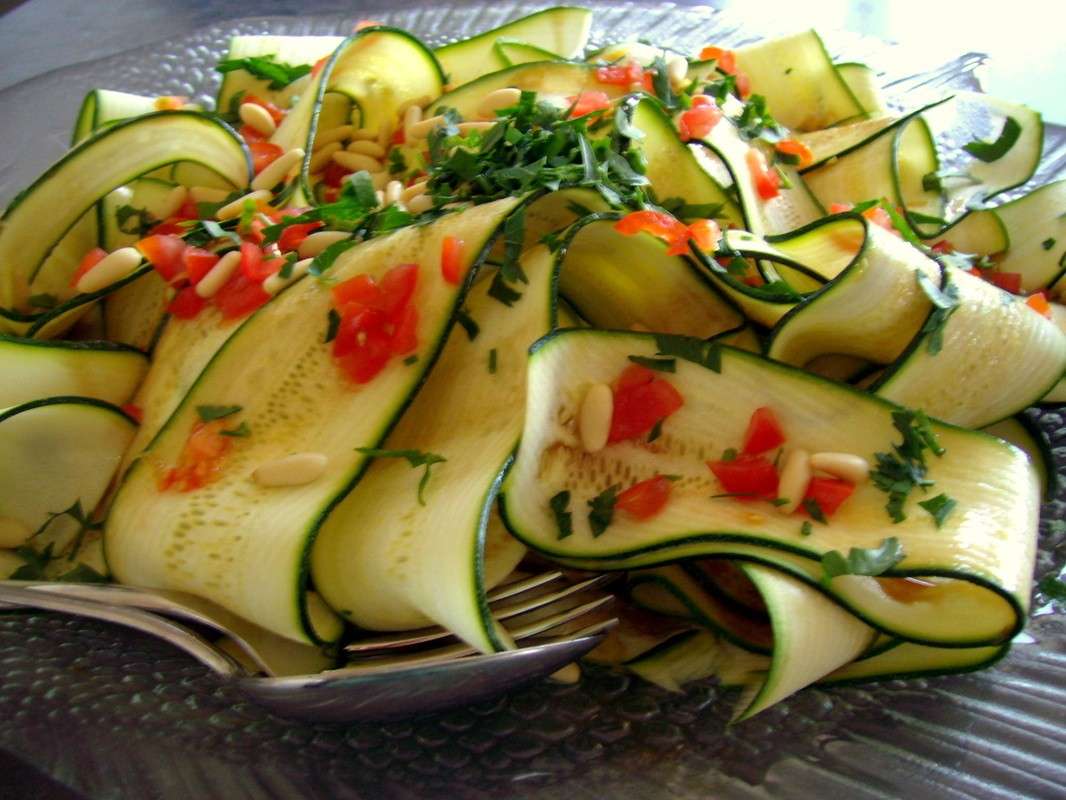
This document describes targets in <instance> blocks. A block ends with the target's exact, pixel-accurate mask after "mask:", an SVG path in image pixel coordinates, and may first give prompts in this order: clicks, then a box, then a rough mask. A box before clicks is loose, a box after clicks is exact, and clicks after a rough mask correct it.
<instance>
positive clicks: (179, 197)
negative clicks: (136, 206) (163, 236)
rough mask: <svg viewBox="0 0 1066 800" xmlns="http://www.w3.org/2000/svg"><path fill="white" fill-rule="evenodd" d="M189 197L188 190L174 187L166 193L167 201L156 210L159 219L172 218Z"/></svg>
mask: <svg viewBox="0 0 1066 800" xmlns="http://www.w3.org/2000/svg"><path fill="white" fill-rule="evenodd" d="M188 196H189V190H188V189H186V188H185V187H184V186H175V187H174V188H173V189H171V190H170V191H169V192H168V193H167V199H166V201H165V202H164V203H163V205H161V206H160V207H159V208H158V209H157V210H158V213H159V218H160V219H166V218H167V217H172V216H174V215H175V214H177V213H178V209H179V208H181V207H182V205H183V204H184V203H185V200H186V198H187V197H188Z"/></svg>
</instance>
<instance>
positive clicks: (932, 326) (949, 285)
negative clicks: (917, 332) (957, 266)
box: [914, 269, 959, 356]
mask: <svg viewBox="0 0 1066 800" xmlns="http://www.w3.org/2000/svg"><path fill="white" fill-rule="evenodd" d="M943 274H944V283H943V288H937V286H936V284H934V283H933V282H932V281H931V280H930V279H929V276H928V275H926V274H925V273H924V272H922V271H921V270H916V271H915V273H914V275H915V277H916V278H917V280H918V286H919V288H921V290H922V291H923V292H924V293H925V296H926V297H928V298H929V302H931V303H932V304H933V312H932V313H931V314H930V315H929V318H928V319H926V321H925V324H924V325H922V330H921V333H923V334H928V336H929V338H928V340H927V341H926V348H927V349H928V350H929V354H930V355H934V356H935V355H936V354H937V353H939V352H940V351H941V349H943V347H944V327H945V326H946V325H947V324H948V319H949V318H950V317H951V315H952V314H954V313H955V310H956V309H957V308H958V307H959V289H958V287H957V286H956V285H955V284H954V282H952V280H951V272H950V271H949V270H946V269H945V270H944V272H943Z"/></svg>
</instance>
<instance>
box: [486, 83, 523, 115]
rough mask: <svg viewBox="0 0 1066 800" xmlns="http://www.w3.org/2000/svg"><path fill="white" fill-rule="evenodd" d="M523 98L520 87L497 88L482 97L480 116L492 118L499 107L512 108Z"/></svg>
mask: <svg viewBox="0 0 1066 800" xmlns="http://www.w3.org/2000/svg"><path fill="white" fill-rule="evenodd" d="M521 98H522V92H520V91H519V90H518V89H497V90H496V91H494V92H489V93H488V94H487V95H485V96H484V97H483V98H482V99H481V104H480V105H479V106H478V107H477V113H478V116H480V117H486V118H487V119H492V118H493V117H495V116H496V111H497V110H498V109H501V108H510V107H511V106H513V105H514V104H515V103H517V102H518V101H519V100H520V99H521Z"/></svg>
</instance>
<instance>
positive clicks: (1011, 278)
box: [981, 269, 1022, 294]
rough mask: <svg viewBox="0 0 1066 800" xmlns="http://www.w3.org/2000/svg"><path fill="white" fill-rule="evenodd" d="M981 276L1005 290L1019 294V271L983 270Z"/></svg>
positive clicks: (1020, 282) (1020, 276)
mask: <svg viewBox="0 0 1066 800" xmlns="http://www.w3.org/2000/svg"><path fill="white" fill-rule="evenodd" d="M981 277H982V278H984V279H985V280H986V281H988V282H989V283H991V284H992V285H993V286H998V287H999V288H1000V289H1002V290H1003V291H1005V292H1010V293H1011V294H1019V293H1020V292H1021V290H1022V274H1021V273H1020V272H999V271H998V270H993V269H990V270H984V271H983V272H981Z"/></svg>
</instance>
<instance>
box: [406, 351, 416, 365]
mask: <svg viewBox="0 0 1066 800" xmlns="http://www.w3.org/2000/svg"><path fill="white" fill-rule="evenodd" d="M403 363H404V364H406V365H407V366H411V365H412V364H417V363H418V356H416V355H414V354H413V353H412V354H411V355H409V356H408V357H407V358H405V359H404V360H403Z"/></svg>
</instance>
